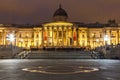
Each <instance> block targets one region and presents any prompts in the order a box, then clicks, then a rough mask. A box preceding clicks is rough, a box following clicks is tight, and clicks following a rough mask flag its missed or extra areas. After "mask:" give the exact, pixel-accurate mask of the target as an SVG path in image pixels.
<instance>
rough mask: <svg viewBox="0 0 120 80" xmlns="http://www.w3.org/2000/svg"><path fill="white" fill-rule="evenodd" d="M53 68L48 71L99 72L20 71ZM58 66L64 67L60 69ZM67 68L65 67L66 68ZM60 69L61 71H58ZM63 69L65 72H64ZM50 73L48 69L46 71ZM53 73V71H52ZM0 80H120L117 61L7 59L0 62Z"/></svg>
mask: <svg viewBox="0 0 120 80" xmlns="http://www.w3.org/2000/svg"><path fill="white" fill-rule="evenodd" d="M40 66H42V67H44V68H45V69H46V67H48V66H58V67H57V68H56V69H54V67H53V68H52V69H50V70H57V69H59V70H58V71H60V72H62V71H61V70H63V71H68V72H69V70H71V67H68V66H72V67H75V68H72V70H73V71H74V70H77V69H76V67H78V66H82V67H92V68H93V67H94V68H98V69H99V71H94V72H81V73H71V74H48V73H40V72H29V71H22V69H25V68H34V67H40ZM59 66H64V67H63V68H60V67H59ZM66 66H67V67H66ZM60 69H61V70H60ZM64 69H65V70H64ZM47 70H48V71H50V70H49V69H47ZM53 72H54V71H53ZM0 80H120V61H119V60H99V59H98V60H93V59H85V60H84V59H21V60H19V59H18V60H16V59H7V60H4V59H3V60H2V59H1V60H0Z"/></svg>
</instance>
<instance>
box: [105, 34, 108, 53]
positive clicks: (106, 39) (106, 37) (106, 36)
mask: <svg viewBox="0 0 120 80" xmlns="http://www.w3.org/2000/svg"><path fill="white" fill-rule="evenodd" d="M108 40H109V37H108V35H105V36H104V41H105V54H106V53H107V50H106V48H107V44H108Z"/></svg>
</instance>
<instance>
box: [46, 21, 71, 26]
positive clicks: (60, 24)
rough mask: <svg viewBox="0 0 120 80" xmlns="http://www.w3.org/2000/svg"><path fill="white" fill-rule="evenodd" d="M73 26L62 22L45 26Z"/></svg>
mask: <svg viewBox="0 0 120 80" xmlns="http://www.w3.org/2000/svg"><path fill="white" fill-rule="evenodd" d="M57 25H59V26H63V25H64V26H73V24H72V23H69V22H62V21H59V22H51V23H46V24H44V26H57Z"/></svg>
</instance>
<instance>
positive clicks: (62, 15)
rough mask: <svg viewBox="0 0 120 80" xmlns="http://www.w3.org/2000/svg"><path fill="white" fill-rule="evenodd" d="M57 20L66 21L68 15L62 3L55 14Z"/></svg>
mask: <svg viewBox="0 0 120 80" xmlns="http://www.w3.org/2000/svg"><path fill="white" fill-rule="evenodd" d="M53 17H54V20H55V21H66V20H67V18H68V15H67V13H66V11H65V10H64V9H62V7H61V5H59V9H57V10H56V11H55V13H54V15H53Z"/></svg>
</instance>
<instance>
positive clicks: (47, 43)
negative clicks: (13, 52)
mask: <svg viewBox="0 0 120 80" xmlns="http://www.w3.org/2000/svg"><path fill="white" fill-rule="evenodd" d="M53 19H54V20H53V21H52V22H48V23H43V24H41V25H32V26H30V25H28V26H26V25H23V26H20V25H15V24H13V25H12V24H11V25H5V24H0V45H10V44H12V45H15V46H18V47H23V48H27V49H29V48H31V47H37V48H42V47H63V48H64V47H68V48H69V47H73V48H81V47H85V48H90V49H94V48H95V47H99V46H104V45H111V44H112V45H117V44H119V43H120V25H119V24H117V23H116V21H115V20H109V21H108V23H106V24H100V23H98V22H96V23H91V24H84V23H80V22H68V21H67V19H68V14H67V12H66V11H65V10H64V9H63V8H62V7H61V6H59V8H58V9H57V10H56V11H55V13H54V14H53Z"/></svg>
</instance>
